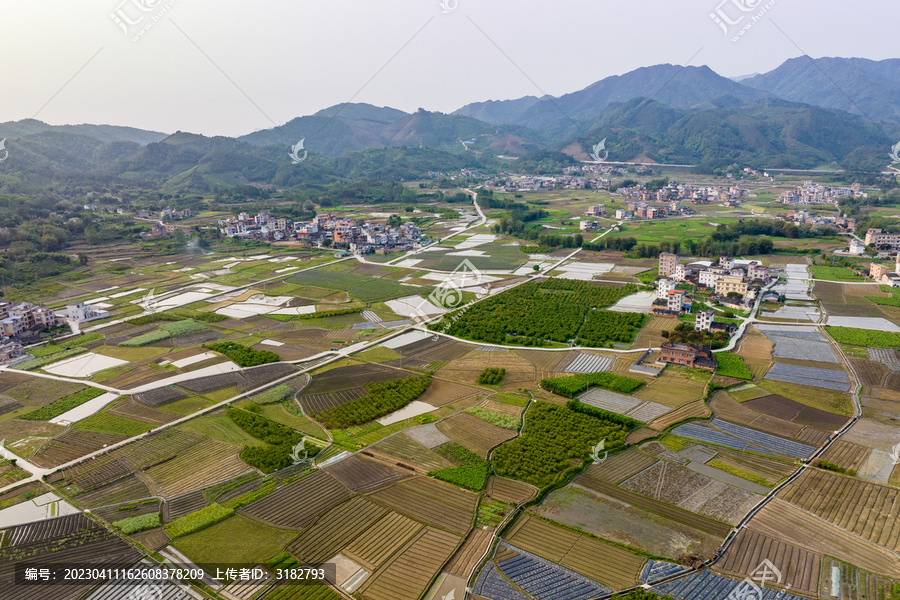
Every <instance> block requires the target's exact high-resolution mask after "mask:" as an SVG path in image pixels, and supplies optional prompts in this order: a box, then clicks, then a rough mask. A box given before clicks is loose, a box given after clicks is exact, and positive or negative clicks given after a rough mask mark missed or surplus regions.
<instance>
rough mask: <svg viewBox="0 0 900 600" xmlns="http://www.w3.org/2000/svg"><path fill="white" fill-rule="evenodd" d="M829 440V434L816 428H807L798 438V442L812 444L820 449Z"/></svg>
mask: <svg viewBox="0 0 900 600" xmlns="http://www.w3.org/2000/svg"><path fill="white" fill-rule="evenodd" d="M827 439H828V432H827V431H822V430H821V429H816V428H815V427H807V428H806V429H804V430H803V431H801V432H800V435H798V436H797V441H799V442H804V443H806V444H810V445H812V446H815V447H816V448H818V447H819V446H821V445H822V444H824V443H825V440H827Z"/></svg>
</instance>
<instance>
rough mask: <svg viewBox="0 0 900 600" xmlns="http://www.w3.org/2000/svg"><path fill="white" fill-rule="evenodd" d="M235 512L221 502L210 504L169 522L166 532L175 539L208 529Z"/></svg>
mask: <svg viewBox="0 0 900 600" xmlns="http://www.w3.org/2000/svg"><path fill="white" fill-rule="evenodd" d="M233 514H234V509H232V508H226V507H224V506H221V505H219V504H210V505H209V506H204V507H203V508H201V509H200V510H198V511H195V512H192V513H191V514H189V515H185V516H183V517H181V518H179V519H175V520H174V521H172V522H171V523H169V524H167V525H166V533H168V534H169V536H170V537H171V538H172V539H173V540H174V539H175V538H178V537H181V536H183V535H189V534H191V533H195V532H197V531H200V530H201V529H206V528H207V527H209V526H211V525H215V524H216V523H219V522H221V521H224V520H225V519H227V518H228V517H230V516H231V515H233Z"/></svg>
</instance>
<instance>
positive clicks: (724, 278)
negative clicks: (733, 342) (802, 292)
mask: <svg viewBox="0 0 900 600" xmlns="http://www.w3.org/2000/svg"><path fill="white" fill-rule="evenodd" d="M659 274H660V278H659V279H658V280H657V281H656V300H654V302H653V314H654V315H656V316H660V317H670V318H675V319H677V318H678V317H680V316H681V315H682V314H685V313H686V312H687V313H689V312H691V308H692V306H691V305H692V299H691V297H690V295H689V294H688V293H687V292H686V291H685V290H679V289H678V285H679V284H684V283H687V284H691V285H694V286H696V287H697V288H698V289H701V290H712V291H713V293H712V294H710V295H709V296H708V298H707V300H708V301H718V302H719V304H721V305H723V306H725V307H726V308H733V309H735V310H745V309H747V308H748V307H749V303H750V302H751V301H752V300H754V299H755V298H756V295H757V293H758V292H759V290H760V289H761V288H762V287H763V286H764V285H765V284H766V282H767V281H768V279H769V270H768V269H767V268H766V267H765V266H763V265H762V264H760V263H759V262H757V261H745V260H736V259H734V258H729V257H722V258H721V259H719V264H718V265H714V264H713V263H712V262H710V261H697V262H693V263H689V264H682V263H679V262H678V255H676V254H671V253H668V252H664V253H662V254H660V255H659ZM714 317H715V313H714V312H713V311H700V312H699V313H698V315H697V321H696V324H695V329H696V330H698V331H711V332H715V331H728V327H727V326H725V324H720V323H716V322H715V320H714Z"/></svg>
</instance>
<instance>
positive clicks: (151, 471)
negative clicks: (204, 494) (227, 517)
mask: <svg viewBox="0 0 900 600" xmlns="http://www.w3.org/2000/svg"><path fill="white" fill-rule="evenodd" d="M239 454H240V448H239V447H237V446H232V445H230V444H225V443H222V442H217V441H215V440H203V441H201V442H199V443H197V444H194V445H192V446H191V447H190V448H189V449H187V450H186V451H183V452H181V453H179V454H178V455H177V456H175V457H174V458H172V459H171V460H168V461H166V462H163V463H162V464H158V465H155V466H152V467H150V468H148V469H146V471H145V474H146V476H147V477H148V478H149V479H150V481H151V488H152V489H153V490H154V492H155V493H157V494H159V495H161V496H164V497H173V496H178V495H180V494H183V493H185V492H189V491H193V490H194V489H197V488H200V487H208V486H210V485H214V484H216V483H220V482H222V481H227V480H228V479H231V478H233V477H236V476H238V475H241V474H242V473H246V472H248V471H250V467H248V466H247V465H246V464H244V463H243V462H242V461H241V459H240V456H239Z"/></svg>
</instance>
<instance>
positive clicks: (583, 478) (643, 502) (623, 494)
mask: <svg viewBox="0 0 900 600" xmlns="http://www.w3.org/2000/svg"><path fill="white" fill-rule="evenodd" d="M574 483H576V484H578V485H580V486H583V487H585V488H587V489H589V490H592V491H595V492H599V493H600V494H603V495H604V496H609V497H610V498H613V499H614V500H619V501H621V502H625V503H626V504H630V505H632V506H634V507H636V508H640V509H643V510H646V511H648V512H652V513H656V514H658V515H661V516H663V517H666V518H668V519H672V520H673V521H677V522H678V523H683V524H685V525H689V526H691V527H693V528H695V529H699V530H700V531H705V532H707V533H711V534H713V535H715V536H718V537H720V538H724V537H725V536H726V535H728V532H729V531H731V526H730V525H727V524H725V523H722V522H720V521H714V520H713V519H709V518H707V517H704V516H701V515H698V514H695V513H692V512H690V511H687V510H684V509H683V508H679V507H677V506H674V505H672V504H668V503H666V502H660V501H659V500H654V499H652V498H647V497H646V496H641V495H640V494H635V493H634V492H629V491H628V490H623V489H622V488H619V487H616V486H614V485H612V484H609V483H606V482H603V481H600V480H599V479H594V478H593V477H591V476H589V475H585V474H584V473H582V474H581V475H579V476H578V477H576V478H575V479H574Z"/></svg>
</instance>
